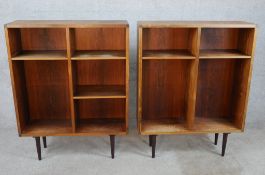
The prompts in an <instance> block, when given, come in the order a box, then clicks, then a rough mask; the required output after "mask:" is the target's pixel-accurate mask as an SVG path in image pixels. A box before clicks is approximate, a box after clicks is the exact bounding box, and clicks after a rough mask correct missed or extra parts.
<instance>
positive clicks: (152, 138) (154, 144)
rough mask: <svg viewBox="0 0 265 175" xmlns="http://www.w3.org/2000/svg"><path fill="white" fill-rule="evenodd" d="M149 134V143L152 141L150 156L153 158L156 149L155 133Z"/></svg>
mask: <svg viewBox="0 0 265 175" xmlns="http://www.w3.org/2000/svg"><path fill="white" fill-rule="evenodd" d="M150 136H151V143H152V158H155V151H156V135H150Z"/></svg>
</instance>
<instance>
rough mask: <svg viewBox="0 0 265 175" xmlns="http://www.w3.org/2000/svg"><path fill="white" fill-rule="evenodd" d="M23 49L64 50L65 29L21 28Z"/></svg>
mask: <svg viewBox="0 0 265 175" xmlns="http://www.w3.org/2000/svg"><path fill="white" fill-rule="evenodd" d="M20 30H21V43H22V49H23V50H66V33H65V29H60V28H58V29H56V28H52V29H45V28H22V29H20Z"/></svg>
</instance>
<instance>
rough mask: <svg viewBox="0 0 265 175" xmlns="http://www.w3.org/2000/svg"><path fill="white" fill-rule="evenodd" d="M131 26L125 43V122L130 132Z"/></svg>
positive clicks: (127, 29)
mask: <svg viewBox="0 0 265 175" xmlns="http://www.w3.org/2000/svg"><path fill="white" fill-rule="evenodd" d="M129 32H130V31H129V27H128V26H127V27H126V40H125V45H126V76H125V77H126V108H125V113H126V114H125V115H126V116H125V117H126V118H125V122H126V132H128V114H129V111H128V110H129V90H130V89H129V87H130V66H129V64H130V52H129V48H130V42H129Z"/></svg>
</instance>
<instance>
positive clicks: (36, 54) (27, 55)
mask: <svg viewBox="0 0 265 175" xmlns="http://www.w3.org/2000/svg"><path fill="white" fill-rule="evenodd" d="M12 60H67V57H66V51H23V52H21V53H19V54H17V55H16V56H14V57H13V58H12Z"/></svg>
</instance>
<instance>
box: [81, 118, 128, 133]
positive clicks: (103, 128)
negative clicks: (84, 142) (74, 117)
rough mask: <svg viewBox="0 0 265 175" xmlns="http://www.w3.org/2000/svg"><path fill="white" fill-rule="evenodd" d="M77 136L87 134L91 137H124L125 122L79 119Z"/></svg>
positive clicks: (108, 119) (107, 119) (106, 119)
mask: <svg viewBox="0 0 265 175" xmlns="http://www.w3.org/2000/svg"><path fill="white" fill-rule="evenodd" d="M76 132H77V134H79V133H87V134H91V135H105V134H107V135H112V134H113V135H124V134H126V129H125V122H124V121H123V120H118V119H110V118H105V119H104V118H95V119H80V120H79V121H78V124H77V128H76Z"/></svg>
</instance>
